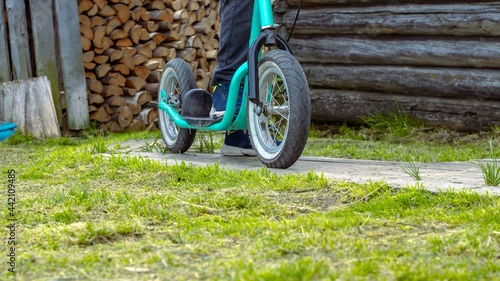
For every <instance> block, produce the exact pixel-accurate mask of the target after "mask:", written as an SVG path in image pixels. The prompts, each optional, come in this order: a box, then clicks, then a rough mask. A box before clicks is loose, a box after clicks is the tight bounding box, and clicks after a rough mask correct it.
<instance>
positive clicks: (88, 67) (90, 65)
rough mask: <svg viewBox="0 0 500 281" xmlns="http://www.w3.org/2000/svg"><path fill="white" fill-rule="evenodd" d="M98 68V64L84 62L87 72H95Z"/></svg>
mask: <svg viewBox="0 0 500 281" xmlns="http://www.w3.org/2000/svg"><path fill="white" fill-rule="evenodd" d="M96 66H97V64H95V62H84V63H83V67H84V68H85V69H86V70H93V69H94V68H95V67H96Z"/></svg>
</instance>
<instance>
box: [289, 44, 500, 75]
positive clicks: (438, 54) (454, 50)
mask: <svg viewBox="0 0 500 281" xmlns="http://www.w3.org/2000/svg"><path fill="white" fill-rule="evenodd" d="M290 45H291V47H292V50H293V51H294V54H295V57H296V58H297V59H298V60H299V61H300V62H302V63H321V64H326V63H332V64H333V63H339V64H366V65H407V66H450V67H470V68H500V41H499V40H498V39H497V38H485V37H481V38H476V37H467V38H463V37H461V38H456V37H432V38H429V37H417V36H411V37H406V36H404V37H403V36H376V37H367V36H317V37H304V36H302V37H294V39H293V40H291V44H290Z"/></svg>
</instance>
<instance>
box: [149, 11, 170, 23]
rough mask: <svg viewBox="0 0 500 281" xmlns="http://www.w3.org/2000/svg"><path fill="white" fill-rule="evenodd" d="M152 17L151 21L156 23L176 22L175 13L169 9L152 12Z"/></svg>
mask: <svg viewBox="0 0 500 281" xmlns="http://www.w3.org/2000/svg"><path fill="white" fill-rule="evenodd" d="M150 15H151V19H152V20H154V21H168V22H173V21H174V16H173V12H172V11H171V10H169V9H165V10H158V11H151V12H150Z"/></svg>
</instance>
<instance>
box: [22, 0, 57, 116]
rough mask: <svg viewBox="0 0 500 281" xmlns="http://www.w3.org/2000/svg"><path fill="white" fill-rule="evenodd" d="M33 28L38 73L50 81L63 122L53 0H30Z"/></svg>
mask: <svg viewBox="0 0 500 281" xmlns="http://www.w3.org/2000/svg"><path fill="white" fill-rule="evenodd" d="M29 7H30V13H31V30H32V36H33V45H34V55H35V64H36V74H37V76H38V77H42V76H46V77H47V78H48V79H49V81H50V86H51V92H52V100H53V102H54V108H55V109H56V114H57V120H58V122H59V124H61V122H62V108H61V104H60V102H59V96H60V90H59V73H58V68H57V58H56V44H55V42H56V34H55V30H54V21H53V19H54V16H53V13H52V0H29Z"/></svg>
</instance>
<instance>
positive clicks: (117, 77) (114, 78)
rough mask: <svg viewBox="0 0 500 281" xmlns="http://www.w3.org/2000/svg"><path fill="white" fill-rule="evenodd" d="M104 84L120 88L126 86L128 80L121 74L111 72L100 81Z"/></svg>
mask: <svg viewBox="0 0 500 281" xmlns="http://www.w3.org/2000/svg"><path fill="white" fill-rule="evenodd" d="M100 80H101V82H102V83H103V84H107V85H113V86H118V87H123V86H125V82H126V81H127V79H126V78H125V76H123V75H122V74H121V73H119V72H114V71H110V72H109V73H108V75H106V76H104V77H103V78H101V79H100Z"/></svg>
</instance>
